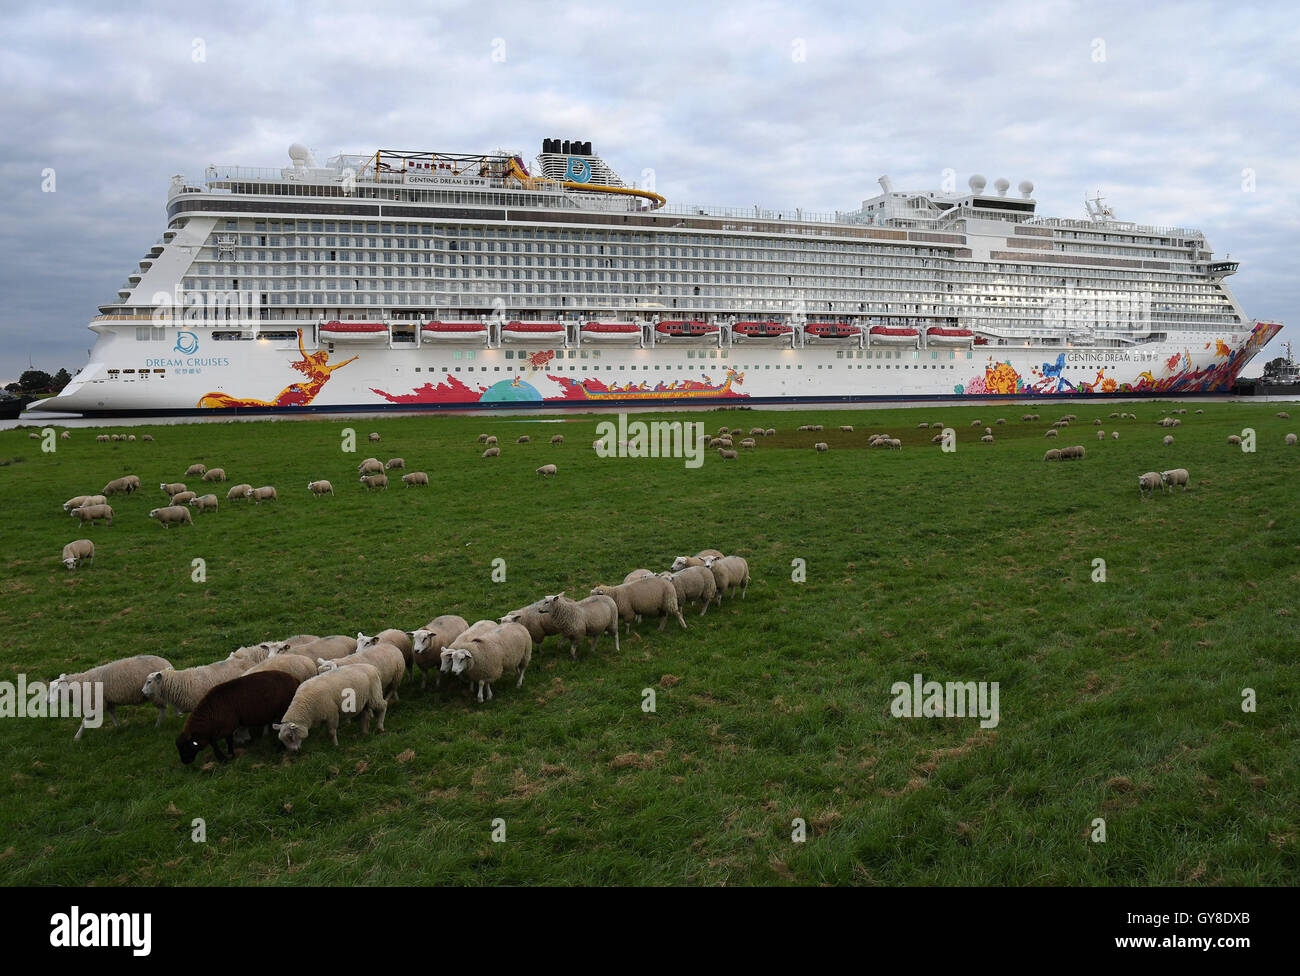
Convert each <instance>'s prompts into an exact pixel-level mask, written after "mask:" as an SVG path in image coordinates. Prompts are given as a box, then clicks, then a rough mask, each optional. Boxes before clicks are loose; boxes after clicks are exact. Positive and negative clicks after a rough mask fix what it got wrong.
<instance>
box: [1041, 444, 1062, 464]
mask: <svg viewBox="0 0 1300 976" xmlns="http://www.w3.org/2000/svg"><path fill="white" fill-rule="evenodd" d="M1043 460H1044V461H1059V460H1061V452H1060V451H1059V450H1057V449H1056V448H1055V447H1053V448H1052V449H1050V450H1049V451H1048V452H1047V453H1046V454H1044V455H1043Z"/></svg>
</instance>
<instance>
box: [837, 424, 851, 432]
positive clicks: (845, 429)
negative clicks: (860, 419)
mask: <svg viewBox="0 0 1300 976" xmlns="http://www.w3.org/2000/svg"><path fill="white" fill-rule="evenodd" d="M840 431H841V432H843V433H845V434H852V433H853V425H852V424H840Z"/></svg>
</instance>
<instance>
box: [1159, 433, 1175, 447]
mask: <svg viewBox="0 0 1300 976" xmlns="http://www.w3.org/2000/svg"><path fill="white" fill-rule="evenodd" d="M1173 442H1174V435H1173V434H1165V436H1164V437H1162V438H1161V440H1160V443H1162V444H1164V446H1165V447H1168V446H1169V445H1170V444H1172V443H1173Z"/></svg>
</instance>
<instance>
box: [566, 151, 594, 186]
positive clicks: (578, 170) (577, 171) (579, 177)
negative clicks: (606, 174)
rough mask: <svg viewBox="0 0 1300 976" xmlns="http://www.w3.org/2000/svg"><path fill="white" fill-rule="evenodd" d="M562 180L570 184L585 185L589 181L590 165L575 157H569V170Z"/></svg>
mask: <svg viewBox="0 0 1300 976" xmlns="http://www.w3.org/2000/svg"><path fill="white" fill-rule="evenodd" d="M564 178H565V179H566V180H568V181H570V182H571V183H586V182H588V181H590V179H591V163H589V162H587V161H586V160H585V159H581V158H579V157H577V156H570V157H569V168H568V170H567V171H566V172H565V174H564Z"/></svg>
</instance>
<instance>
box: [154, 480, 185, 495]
mask: <svg viewBox="0 0 1300 976" xmlns="http://www.w3.org/2000/svg"><path fill="white" fill-rule="evenodd" d="M158 487H159V488H161V489H162V493H163V494H164V495H166V496H167V497H168V498H171V497H172V496H173V495H179V494H180V493H181V492H183V491H185V490H186V488H185V483H184V482H182V481H167V482H162V483H161V484H159V485H158Z"/></svg>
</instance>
